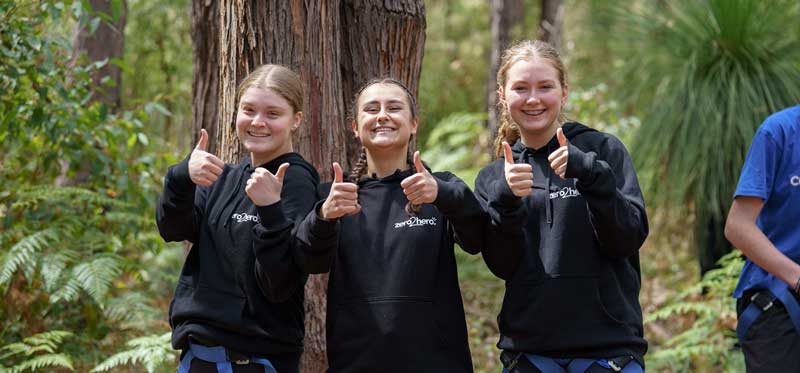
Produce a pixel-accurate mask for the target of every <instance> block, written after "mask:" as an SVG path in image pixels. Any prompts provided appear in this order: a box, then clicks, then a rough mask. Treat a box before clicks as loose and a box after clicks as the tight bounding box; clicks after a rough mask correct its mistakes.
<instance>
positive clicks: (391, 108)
mask: <svg viewBox="0 0 800 373" xmlns="http://www.w3.org/2000/svg"><path fill="white" fill-rule="evenodd" d="M401 110H403V107H402V106H392V107H390V108H389V111H391V112H398V111H401Z"/></svg>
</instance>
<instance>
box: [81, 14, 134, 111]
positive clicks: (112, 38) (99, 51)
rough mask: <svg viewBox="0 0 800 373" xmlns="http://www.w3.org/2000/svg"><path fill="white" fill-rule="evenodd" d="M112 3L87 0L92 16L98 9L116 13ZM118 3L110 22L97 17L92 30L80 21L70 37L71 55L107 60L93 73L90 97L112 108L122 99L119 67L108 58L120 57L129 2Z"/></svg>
mask: <svg viewBox="0 0 800 373" xmlns="http://www.w3.org/2000/svg"><path fill="white" fill-rule="evenodd" d="M111 3H112V1H111V0H90V1H89V5H91V7H92V11H91V14H92V16H93V17H94V16H96V15H97V14H98V13H104V14H107V15H109V16H112V17H113V16H115V14H113V13H114V10H113V9H112V4H111ZM120 4H121V8H120V9H118V10H117V11H118V12H119V14H117V15H118V18H116V19H113V23H108V22H106V21H104V20H103V21H100V23H99V24H98V25H97V29H96V30H95V31H94V33H92V32H91V30H89V29H88V28H87V26H89V25H88V24H83V23H79V24H78V25H76V26H75V29H74V32H73V40H72V48H73V59H78V58H81V55H83V54H85V55H86V58H87V59H88V61H90V62H95V61H102V60H108V62H107V63H106V65H105V66H103V67H102V68H100V70H98V71H97V72H96V73H95V74H94V75H93V76H92V87H93V90H94V92H93V94H92V100H93V101H95V102H98V101H99V102H102V103H104V104H106V105H108V107H109V109H110V110H111V111H112V112H113V111H115V110H116V109H118V108H119V106H120V103H121V101H120V83H122V81H121V76H122V70H121V69H120V68H119V66H117V65H115V64H113V63H111V59H114V58H117V59H121V58H122V49H123V45H124V40H125V38H124V36H125V35H124V29H125V17H126V15H127V8H128V5H127V2H126V1H125V0H122V1H121V2H120ZM105 77H108V78H110V79H111V81H112V82H113V84H111V85H105V84H102V83H101V81H102V80H103V78H105Z"/></svg>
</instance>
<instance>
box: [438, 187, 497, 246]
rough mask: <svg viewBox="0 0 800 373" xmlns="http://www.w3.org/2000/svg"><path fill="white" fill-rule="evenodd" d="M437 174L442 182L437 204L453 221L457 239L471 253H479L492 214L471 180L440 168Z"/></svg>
mask: <svg viewBox="0 0 800 373" xmlns="http://www.w3.org/2000/svg"><path fill="white" fill-rule="evenodd" d="M433 177H434V178H435V179H436V184H437V185H438V191H437V195H436V200H435V201H434V202H433V205H435V206H436V207H437V208H438V209H439V211H440V212H441V213H442V214H443V215H444V216H445V217H446V218H447V220H448V221H449V222H450V225H451V227H452V228H453V231H454V235H453V236H454V239H455V241H456V242H457V243H458V244H459V245H460V246H461V247H462V248H463V249H464V251H466V252H468V253H470V254H477V253H479V252H480V251H481V248H483V246H484V240H485V239H486V234H485V230H486V227H487V225H488V223H489V216H488V214H487V213H486V211H484V209H483V208H482V207H481V204H480V202H478V199H477V198H475V194H473V193H472V191H471V190H470V189H469V187H468V186H467V184H465V183H464V181H462V180H461V179H459V178H458V177H457V176H455V175H453V174H452V173H449V172H437V173H435V174H433Z"/></svg>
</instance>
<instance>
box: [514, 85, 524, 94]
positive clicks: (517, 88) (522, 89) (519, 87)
mask: <svg viewBox="0 0 800 373" xmlns="http://www.w3.org/2000/svg"><path fill="white" fill-rule="evenodd" d="M526 89H527V88H526V87H525V86H521V85H518V86H515V87H512V88H511V90H512V91H514V92H521V91H524V90H526Z"/></svg>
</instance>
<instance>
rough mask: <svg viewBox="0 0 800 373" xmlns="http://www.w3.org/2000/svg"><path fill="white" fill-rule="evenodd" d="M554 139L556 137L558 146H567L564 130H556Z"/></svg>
mask: <svg viewBox="0 0 800 373" xmlns="http://www.w3.org/2000/svg"><path fill="white" fill-rule="evenodd" d="M556 137H558V145H561V146H567V137H566V136H564V130H563V129H561V127H559V128H558V129H557V130H556Z"/></svg>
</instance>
